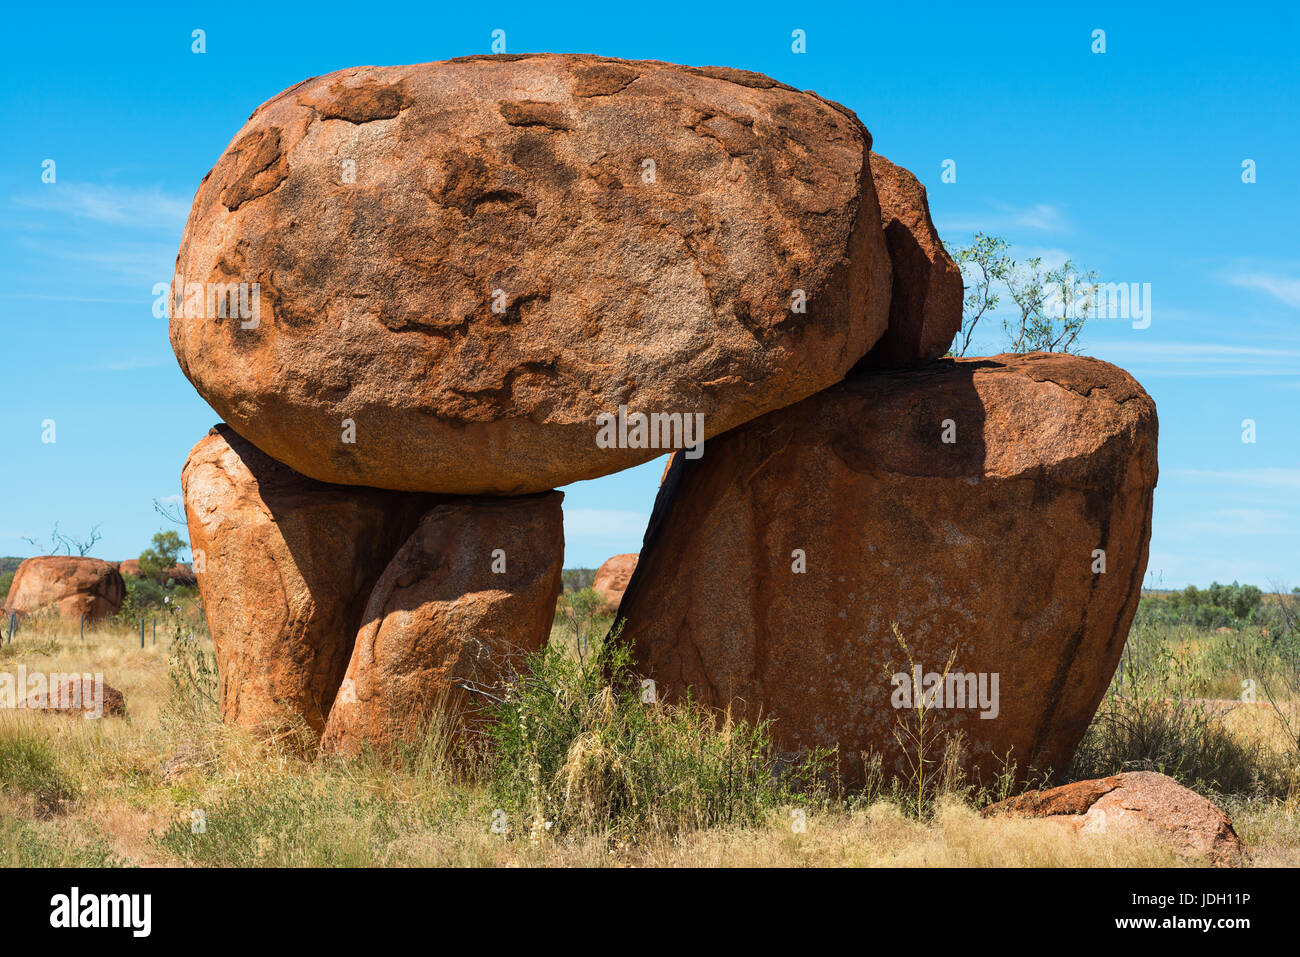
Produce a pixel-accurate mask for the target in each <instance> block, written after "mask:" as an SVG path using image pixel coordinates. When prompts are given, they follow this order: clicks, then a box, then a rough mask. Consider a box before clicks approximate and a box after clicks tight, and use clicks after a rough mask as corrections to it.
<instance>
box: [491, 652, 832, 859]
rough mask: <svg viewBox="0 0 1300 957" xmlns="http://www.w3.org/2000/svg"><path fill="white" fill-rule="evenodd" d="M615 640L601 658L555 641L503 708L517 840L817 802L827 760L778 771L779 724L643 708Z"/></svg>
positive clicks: (496, 766)
mask: <svg viewBox="0 0 1300 957" xmlns="http://www.w3.org/2000/svg"><path fill="white" fill-rule="evenodd" d="M643 697H646V695H645V691H644V689H643V688H642V686H641V683H640V681H639V680H638V679H637V678H636V676H635V675H634V674H633V673H632V670H631V654H630V651H629V650H628V649H627V648H626V647H625V646H624V645H622V644H621V643H619V642H618V640H617V638H616V637H611V638H609V639H607V640H606V641H605V643H604V644H603V646H602V647H601V648H600V649H599V653H598V654H596V655H586V656H581V657H580V656H574V655H571V654H566V653H565V652H564V651H563V650H562V649H560V648H558V647H556V646H554V645H552V646H548V647H547V648H546V649H543V650H542V651H541V652H538V653H537V654H536V655H535V656H533V658H532V660H531V662H530V668H529V670H528V671H527V672H526V673H525V674H524V675H522V676H520V677H519V678H518V679H517V680H516V682H515V683H514V685H513V687H512V688H511V690H510V692H509V694H508V698H507V700H506V701H505V702H504V703H502V704H501V705H499V706H497V707H496V708H495V709H494V710H495V712H496V713H495V718H496V723H495V724H494V725H493V726H492V728H491V729H490V732H489V737H490V740H491V745H492V747H491V750H490V755H491V756H490V759H489V760H490V761H491V772H490V773H491V783H492V793H493V795H494V797H495V798H496V800H498V801H499V802H500V809H501V811H502V812H503V814H504V817H503V818H502V822H503V824H504V826H505V827H506V828H507V830H508V833H510V834H526V835H536V834H537V833H539V832H543V831H554V832H556V833H561V832H565V831H584V832H588V833H595V834H602V835H611V836H614V835H622V836H627V835H632V834H635V833H637V832H641V831H657V832H663V833H669V834H674V833H678V832H680V831H682V830H685V829H690V828H707V827H716V826H726V825H742V824H755V823H757V822H759V821H760V820H762V819H763V818H764V817H765V816H766V814H767V813H768V812H769V811H770V810H772V809H774V808H775V807H777V806H778V805H781V804H783V803H787V804H788V803H799V802H803V801H806V800H808V799H809V797H810V796H809V794H808V793H802V794H801V793H800V791H801V789H803V788H806V786H807V785H808V784H809V783H810V782H812V781H814V780H816V779H817V778H818V776H819V772H820V771H821V770H822V768H823V766H824V764H825V762H826V761H827V755H825V754H824V753H822V754H815V755H813V756H811V757H810V758H809V759H807V760H806V761H804V762H802V763H801V764H799V765H798V766H797V767H795V768H792V769H789V770H788V771H786V772H785V773H784V774H779V773H778V765H777V762H776V760H775V758H774V756H773V752H772V748H771V745H770V740H769V722H768V721H759V722H757V723H748V722H745V721H734V720H730V719H729V718H728V717H727V716H720V715H718V714H716V713H714V712H713V711H711V710H709V709H705V708H702V707H700V706H698V705H696V704H694V703H692V702H690V701H686V702H684V703H681V704H663V703H660V702H657V701H653V700H651V701H646V700H643Z"/></svg>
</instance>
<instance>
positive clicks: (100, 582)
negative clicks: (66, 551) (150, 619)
mask: <svg viewBox="0 0 1300 957" xmlns="http://www.w3.org/2000/svg"><path fill="white" fill-rule="evenodd" d="M125 597H126V585H125V584H124V583H123V581H122V576H121V575H120V574H118V571H117V566H116V565H115V564H113V563H112V562H106V561H102V560H101V559H98V558H80V557H76V556H69V555H40V556H37V557H36V558H29V559H27V560H26V561H24V562H23V563H22V564H21V565H19V566H18V570H17V571H15V572H14V579H13V583H12V584H11V585H10V586H9V595H8V597H7V598H6V599H5V603H4V612H5V615H6V616H7V615H9V614H12V613H14V612H16V613H18V614H19V615H31V614H36V613H48V614H55V615H58V616H59V617H60V618H62V619H63V620H65V621H80V620H81V619H82V618H83V617H84V618H85V619H86V620H87V621H93V620H95V619H97V618H104V617H107V616H109V615H114V614H117V611H118V609H119V608H121V607H122V599H123V598H125Z"/></svg>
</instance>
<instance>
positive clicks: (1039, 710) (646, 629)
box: [619, 354, 1156, 781]
mask: <svg viewBox="0 0 1300 957" xmlns="http://www.w3.org/2000/svg"><path fill="white" fill-rule="evenodd" d="M1155 483H1156V414H1155V406H1154V404H1153V403H1152V401H1151V399H1150V398H1149V397H1148V396H1147V394H1146V393H1145V392H1144V391H1143V390H1142V388H1141V387H1140V386H1139V385H1138V384H1137V383H1136V382H1135V381H1134V380H1133V379H1132V378H1131V377H1130V376H1129V375H1127V374H1126V373H1125V372H1123V371H1122V370H1120V369H1117V368H1115V367H1114V366H1110V365H1107V364H1106V363H1103V362H1099V361H1097V360H1093V359H1084V358H1079V357H1075V356H1065V355H1047V354H1031V355H1027V356H997V357H993V358H990V359H980V360H961V361H953V360H950V359H949V360H942V361H940V362H936V363H934V364H931V365H929V366H925V367H921V368H918V369H914V370H909V371H895V372H887V373H877V374H869V375H868V374H859V375H854V376H852V377H850V378H849V379H847V380H846V381H845V382H843V383H842V384H840V385H838V386H835V387H834V388H831V389H828V390H826V391H824V392H822V393H820V394H818V395H816V396H814V397H812V398H811V399H808V400H806V401H804V402H801V403H799V404H798V405H795V406H792V407H791V408H789V409H785V410H782V411H780V412H774V413H771V414H769V415H767V416H764V417H763V418H761V419H758V420H756V421H754V422H751V423H749V424H748V425H745V426H742V427H741V428H738V429H735V430H733V431H732V432H729V433H727V434H726V435H724V436H720V437H718V438H716V439H714V440H713V441H712V442H710V443H709V446H708V447H707V449H706V451H705V454H704V456H703V457H702V458H701V459H698V460H695V461H692V460H690V459H688V458H686V457H685V456H682V455H678V456H675V457H674V462H673V465H672V469H671V471H670V473H669V475H668V478H667V480H666V481H665V483H664V484H663V486H662V487H661V488H660V491H659V494H658V497H657V499H656V502H655V508H654V512H653V515H652V517H651V520H650V525H649V528H648V529H647V532H646V536H645V542H644V546H643V548H642V550H641V553H640V561H639V563H638V565H637V569H636V572H635V574H634V575H633V577H632V581H631V583H630V584H629V586H628V589H627V592H626V593H625V594H624V596H623V601H622V605H621V606H620V609H619V612H620V617H621V618H623V619H625V627H624V631H623V635H624V637H625V638H628V639H630V640H631V641H632V643H633V646H634V649H635V654H636V658H637V661H638V664H639V667H640V669H641V671H642V672H643V673H644V674H645V675H646V676H647V677H650V678H653V679H655V680H656V681H657V682H658V685H659V694H660V696H661V697H675V696H679V695H681V694H682V693H683V692H684V691H685V690H686V688H688V687H690V688H692V689H693V691H694V697H695V699H696V700H697V701H700V702H703V703H705V704H709V705H713V706H716V707H719V708H723V707H727V706H731V707H732V708H733V713H734V714H737V715H739V716H748V717H757V716H759V715H762V716H765V717H771V718H774V719H775V724H774V727H773V733H774V735H775V739H776V741H777V744H778V746H779V747H780V749H781V751H782V752H783V753H786V754H788V755H790V756H792V757H793V756H794V755H797V754H798V753H800V752H803V751H806V750H807V749H809V748H812V747H814V746H827V747H830V746H838V747H839V749H840V760H841V762H842V764H843V766H844V769H845V772H846V776H848V777H849V778H853V777H855V776H856V775H857V774H859V773H860V760H861V758H860V755H861V754H862V753H863V752H870V751H875V752H878V753H879V754H880V755H881V757H882V759H883V762H884V770H885V771H886V772H887V773H895V772H896V773H906V770H907V767H908V763H907V756H906V755H905V754H904V753H903V752H902V749H901V748H900V747H899V746H898V744H897V742H896V741H895V737H894V732H895V731H896V730H904V729H906V730H911V731H916V730H917V725H916V721H915V719H916V718H917V716H918V713H917V712H916V711H915V710H913V706H914V705H920V704H924V703H927V702H928V703H930V704H934V705H936V707H935V708H933V709H932V710H930V711H929V712H928V713H927V720H928V725H927V726H928V728H929V729H930V730H929V731H927V732H925V733H926V734H927V735H931V736H932V737H931V738H930V739H929V740H928V741H927V746H929V747H933V746H934V744H935V742H936V741H937V740H938V739H939V738H941V737H945V736H951V735H952V734H954V733H955V732H962V733H964V735H965V743H966V747H967V754H968V758H969V760H970V762H971V764H972V765H973V766H975V767H976V768H978V770H979V771H980V772H981V773H983V774H986V775H987V774H992V773H995V772H998V771H1000V770H1002V766H1003V764H1002V762H1003V761H1004V760H1005V759H1007V758H1009V759H1010V760H1011V761H1013V762H1015V764H1016V767H1017V768H1018V769H1019V772H1020V773H1024V772H1026V771H1027V770H1028V769H1029V768H1030V767H1038V768H1049V767H1050V768H1052V769H1055V770H1060V769H1062V768H1063V767H1064V765H1065V764H1066V762H1067V761H1068V760H1069V758H1070V756H1071V754H1072V752H1073V750H1074V748H1075V747H1076V745H1077V744H1078V741H1079V739H1080V737H1081V736H1082V734H1083V732H1084V730H1085V728H1086V727H1087V725H1088V722H1089V720H1090V719H1091V718H1092V716H1093V714H1094V712H1095V710H1096V708H1097V705H1098V704H1099V702H1100V700H1101V697H1102V695H1103V693H1104V691H1105V689H1106V686H1107V683H1108V682H1109V680H1110V678H1111V675H1112V673H1113V672H1114V669H1115V667H1116V664H1117V662H1118V660H1119V656H1120V652H1121V650H1122V648H1123V646H1124V640H1125V636H1126V635H1127V633H1128V628H1129V624H1130V621H1131V619H1132V617H1133V613H1134V610H1135V608H1136V606H1137V601H1138V595H1139V590H1140V587H1141V583H1142V575H1143V572H1144V570H1145V567H1146V561H1147V541H1148V538H1149V535H1150V530H1151V502H1152V490H1153V488H1154V486H1155ZM895 624H896V625H897V630H898V634H897V636H895V634H894V626H895ZM900 639H901V641H900ZM904 643H905V645H906V647H904V646H903V645H904ZM952 656H955V657H952ZM950 657H951V658H952V666H951V669H950V672H949V675H948V676H947V677H944V676H943V673H944V670H945V666H946V665H947V664H948V662H949V660H950ZM916 669H919V671H917V670H916ZM932 675H935V676H938V678H932V677H931V676H932ZM913 678H915V679H916V685H919V687H915V686H914V684H913ZM936 688H941V689H942V691H943V696H941V697H935V696H933V695H931V694H929V693H930V692H932V691H933V690H934V689H936ZM930 753H931V754H932V755H937V753H938V752H937V751H934V750H931V752H930ZM912 757H913V758H915V755H912ZM985 780H986V781H987V780H988V777H987V776H986V777H985Z"/></svg>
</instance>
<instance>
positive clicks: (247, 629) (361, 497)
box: [181, 425, 436, 733]
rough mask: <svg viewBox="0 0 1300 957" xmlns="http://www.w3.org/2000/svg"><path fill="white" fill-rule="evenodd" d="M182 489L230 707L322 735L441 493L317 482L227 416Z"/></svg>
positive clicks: (248, 718) (226, 710)
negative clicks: (382, 581)
mask: <svg viewBox="0 0 1300 957" xmlns="http://www.w3.org/2000/svg"><path fill="white" fill-rule="evenodd" d="M181 487H182V490H183V492H184V496H185V510H186V513H187V515H188V517H189V531H190V547H191V549H192V551H193V553H194V557H195V565H196V567H197V568H198V569H199V575H198V580H199V592H200V594H201V595H202V597H203V609H204V612H205V613H206V615H207V619H208V626H209V629H210V631H211V633H212V640H213V644H214V645H215V648H216V655H217V668H218V674H219V677H220V686H221V713H222V717H223V718H224V719H225V720H226V721H227V722H228V723H231V724H237V725H241V726H244V727H248V728H254V729H255V728H260V727H266V726H278V725H280V724H282V723H283V722H284V721H285V720H286V719H287V718H295V717H301V718H302V719H304V720H305V721H306V722H307V724H308V725H309V726H310V727H311V728H312V729H313V730H315V731H316V732H318V733H319V732H320V731H321V730H323V729H324V727H325V719H326V716H327V715H328V714H329V709H330V705H331V704H332V703H333V701H334V695H335V693H336V691H337V690H338V687H339V683H340V682H341V681H342V679H343V672H344V670H345V669H346V668H347V663H348V657H349V655H350V654H351V652H352V641H353V639H354V637H355V636H356V633H357V629H358V628H359V627H360V625H361V620H362V619H361V615H362V612H363V611H364V610H365V607H366V601H367V599H368V598H369V596H370V591H371V588H373V587H374V584H375V581H376V580H377V579H378V578H379V576H380V573H381V572H383V570H384V567H385V566H386V565H387V564H388V560H389V559H390V558H391V557H392V555H393V553H394V552H395V551H396V550H397V549H398V547H399V546H400V545H401V543H402V541H403V540H404V539H405V538H406V537H407V536H408V535H409V534H410V533H411V530H412V529H413V528H414V527H415V524H416V522H418V521H419V518H420V515H421V514H423V512H424V511H426V510H427V509H428V508H429V507H430V506H431V505H432V504H433V503H434V502H435V501H436V498H435V497H432V496H423V495H410V494H403V493H396V492H389V491H382V490H378V489H363V488H355V487H346V486H337V485H327V484H324V483H322V482H317V481H315V480H313V479H309V478H307V477H305V476H302V475H299V474H298V473H296V472H294V471H293V470H292V469H290V468H288V467H287V466H285V465H282V464H280V463H279V462H277V461H275V460H274V459H272V458H270V457H269V456H267V455H264V454H263V453H261V452H260V451H258V450H257V448H255V447H254V446H253V445H252V444H251V443H249V442H247V441H245V440H244V439H242V438H240V437H239V436H238V435H237V434H236V433H235V432H234V431H233V430H232V429H230V427H229V426H225V425H221V426H218V427H216V428H214V429H213V430H212V431H211V432H209V433H208V435H207V436H206V437H205V438H204V439H202V440H201V441H200V442H199V443H198V444H197V445H195V446H194V449H193V450H192V451H191V452H190V456H189V459H188V461H186V463H185V468H184V470H183V471H182V473H181Z"/></svg>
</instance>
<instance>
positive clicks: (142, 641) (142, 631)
mask: <svg viewBox="0 0 1300 957" xmlns="http://www.w3.org/2000/svg"><path fill="white" fill-rule="evenodd" d="M140 647H141V648H143V647H144V619H143V618H141V619H140Z"/></svg>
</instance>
